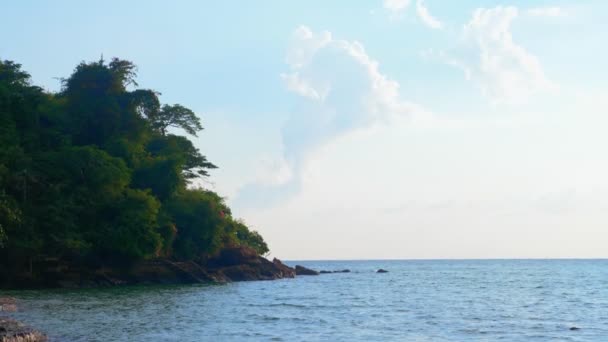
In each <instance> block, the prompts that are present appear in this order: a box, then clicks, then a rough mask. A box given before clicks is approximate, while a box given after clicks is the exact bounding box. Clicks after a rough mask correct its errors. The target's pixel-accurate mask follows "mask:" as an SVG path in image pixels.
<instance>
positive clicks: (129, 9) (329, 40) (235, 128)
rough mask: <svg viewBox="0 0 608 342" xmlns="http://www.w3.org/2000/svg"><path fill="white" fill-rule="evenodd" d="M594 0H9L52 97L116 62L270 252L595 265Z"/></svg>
mask: <svg viewBox="0 0 608 342" xmlns="http://www.w3.org/2000/svg"><path fill="white" fill-rule="evenodd" d="M606 13H608V3H606V2H605V1H599V0H595V1H565V0H547V1H544V0H543V1H540V0H539V1H502V2H499V1H490V0H487V1H481V0H479V1H473V0H466V1H464V0H463V1H438V0H426V1H420V0H418V1H417V0H410V1H404V0H386V1H382V0H378V1H366V2H363V1H356V2H354V1H331V2H328V1H300V2H294V1H291V2H285V1H263V2H245V1H223V2H221V3H220V2H216V3H210V2H201V1H175V2H171V3H169V2H166V1H131V2H123V1H103V2H86V3H85V2H82V1H54V2H42V1H12V2H10V3H9V4H7V5H4V6H3V21H2V22H0V41H1V42H2V44H0V58H2V59H10V60H15V61H17V62H19V63H22V64H23V66H24V68H25V69H26V70H27V71H29V72H30V73H31V74H32V76H33V79H34V82H35V83H37V84H39V85H42V86H44V87H45V88H47V89H49V90H57V89H58V88H59V81H58V79H57V78H59V77H66V76H68V75H69V74H70V73H71V71H72V70H73V68H74V66H75V65H76V64H77V63H78V62H80V61H82V60H96V59H98V58H99V57H100V56H101V55H102V54H103V56H104V57H106V58H111V57H120V58H124V59H129V60H132V61H134V62H135V63H136V64H137V65H138V67H139V78H138V81H139V84H140V86H141V87H145V88H152V89H155V90H158V91H160V92H161V93H162V94H163V95H162V101H163V102H165V103H181V104H183V105H185V106H188V107H190V108H192V109H193V110H195V111H196V112H197V113H198V114H199V115H200V116H201V118H202V120H203V123H204V126H205V127H206V130H205V131H204V132H203V133H202V135H201V136H200V137H199V138H196V144H197V146H198V147H199V148H200V149H201V150H202V151H203V152H204V153H205V154H207V155H208V157H209V159H210V160H212V161H213V162H214V163H216V164H218V165H219V166H220V169H219V170H217V171H215V172H214V173H213V175H212V177H211V178H210V179H209V180H205V181H204V182H202V184H203V185H204V186H207V187H211V188H213V189H216V190H218V191H219V192H221V193H222V194H224V195H225V196H226V197H227V200H228V202H229V203H230V204H231V205H233V206H234V208H235V213H236V215H237V216H240V217H242V218H243V219H244V220H245V221H246V222H248V223H249V224H250V225H252V226H253V227H254V228H256V229H258V230H259V231H260V232H261V233H262V234H263V235H264V236H265V237H266V239H267V240H268V242H269V243H270V247H271V249H272V253H273V254H274V255H276V256H279V257H282V258H291V259H323V258H359V259H362V258H488V257H608V254H607V253H606V248H605V245H606V242H608V233H607V230H606V228H605V227H606V226H607V224H608V215H607V214H606V212H607V211H606V209H608V200H607V198H608V196H606V195H608V180H606V177H605V175H606V174H608V157H606V155H605V152H604V147H605V146H606V144H607V143H608V137H605V134H604V127H605V125H606V124H607V123H608V118H606V117H605V115H604V113H605V109H604V108H605V105H606V104H608V100H606V96H605V92H606V86H605V80H606V79H607V78H608V68H606V65H605V64H606V62H605V61H606V60H608V58H607V57H608V48H606V45H605V44H604V40H605V39H604V36H605V32H606V31H607V30H606V29H607V27H606V26H607V25H608V24H606V23H608V21H607V20H606V19H608V18H606Z"/></svg>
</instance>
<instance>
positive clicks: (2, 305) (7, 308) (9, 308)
mask: <svg viewBox="0 0 608 342" xmlns="http://www.w3.org/2000/svg"><path fill="white" fill-rule="evenodd" d="M0 311H4V312H14V311H17V300H16V299H15V298H12V297H0Z"/></svg>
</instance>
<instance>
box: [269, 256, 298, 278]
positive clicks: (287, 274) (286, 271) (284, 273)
mask: <svg viewBox="0 0 608 342" xmlns="http://www.w3.org/2000/svg"><path fill="white" fill-rule="evenodd" d="M272 263H273V264H274V265H275V266H276V267H277V268H278V269H279V271H280V272H281V274H280V275H281V278H293V277H295V276H296V270H294V269H293V268H291V267H289V266H287V265H285V264H284V263H283V262H282V261H281V260H279V259H277V258H274V259H272Z"/></svg>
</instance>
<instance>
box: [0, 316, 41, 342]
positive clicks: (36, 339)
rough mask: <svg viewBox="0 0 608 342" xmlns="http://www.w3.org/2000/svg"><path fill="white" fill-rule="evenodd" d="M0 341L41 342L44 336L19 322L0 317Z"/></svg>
mask: <svg viewBox="0 0 608 342" xmlns="http://www.w3.org/2000/svg"><path fill="white" fill-rule="evenodd" d="M0 341H2V342H41V341H46V336H45V335H44V334H43V333H41V332H39V331H36V330H34V329H32V328H30V327H28V326H26V325H24V324H23V323H21V322H17V321H15V320H12V319H9V318H0Z"/></svg>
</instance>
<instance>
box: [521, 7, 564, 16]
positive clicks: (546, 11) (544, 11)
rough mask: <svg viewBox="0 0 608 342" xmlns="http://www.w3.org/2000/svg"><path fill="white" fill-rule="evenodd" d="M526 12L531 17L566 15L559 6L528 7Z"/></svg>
mask: <svg viewBox="0 0 608 342" xmlns="http://www.w3.org/2000/svg"><path fill="white" fill-rule="evenodd" d="M526 13H527V14H528V15H531V16H533V17H563V16H565V15H566V12H565V11H564V10H563V9H561V8H560V7H537V8H530V9H528V10H527V11H526Z"/></svg>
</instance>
